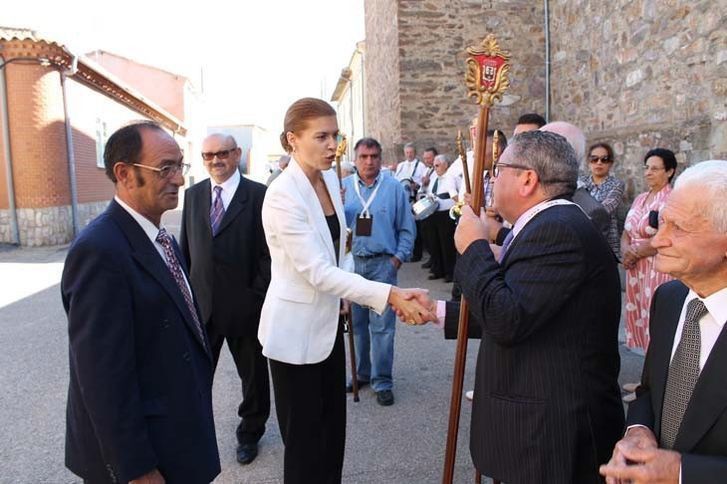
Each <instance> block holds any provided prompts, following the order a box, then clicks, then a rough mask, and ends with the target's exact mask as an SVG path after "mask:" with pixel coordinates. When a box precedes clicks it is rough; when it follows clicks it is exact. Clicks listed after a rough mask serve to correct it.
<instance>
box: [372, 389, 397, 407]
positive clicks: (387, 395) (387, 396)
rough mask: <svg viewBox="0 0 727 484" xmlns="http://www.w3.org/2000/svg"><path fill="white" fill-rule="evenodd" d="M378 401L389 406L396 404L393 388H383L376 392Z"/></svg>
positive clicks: (383, 405)
mask: <svg viewBox="0 0 727 484" xmlns="http://www.w3.org/2000/svg"><path fill="white" fill-rule="evenodd" d="M376 402H377V403H378V404H379V405H381V406H382V407H388V406H390V405H393V404H394V394H393V393H392V391H391V390H381V391H380V392H376Z"/></svg>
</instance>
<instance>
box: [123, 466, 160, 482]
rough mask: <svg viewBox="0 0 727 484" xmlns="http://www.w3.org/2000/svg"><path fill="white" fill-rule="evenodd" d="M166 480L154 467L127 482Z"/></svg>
mask: <svg viewBox="0 0 727 484" xmlns="http://www.w3.org/2000/svg"><path fill="white" fill-rule="evenodd" d="M166 482H167V481H165V480H164V477H163V476H162V475H161V474H160V473H159V470H157V469H154V470H153V471H151V472H148V473H146V474H144V475H143V476H141V477H137V478H136V479H134V480H132V481H129V484H165V483H166Z"/></svg>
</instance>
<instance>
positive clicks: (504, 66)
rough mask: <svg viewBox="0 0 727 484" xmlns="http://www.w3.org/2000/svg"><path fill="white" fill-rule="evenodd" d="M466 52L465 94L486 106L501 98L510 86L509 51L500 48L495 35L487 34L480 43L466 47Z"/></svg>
mask: <svg viewBox="0 0 727 484" xmlns="http://www.w3.org/2000/svg"><path fill="white" fill-rule="evenodd" d="M467 54H469V57H468V58H467V71H466V73H465V78H464V79H465V84H466V85H467V89H468V93H467V95H468V96H469V97H474V98H475V100H476V102H477V104H479V105H481V106H486V107H490V106H492V104H493V103H494V102H495V101H500V100H502V95H503V93H504V92H505V91H506V90H507V88H508V87H510V79H509V78H508V74H509V73H510V63H509V60H510V53H509V52H505V51H503V50H500V45H499V44H498V43H497V39H495V36H494V35H492V34H488V35H487V37H485V38H484V40H483V41H482V43H481V44H480V45H474V46H470V47H468V48H467Z"/></svg>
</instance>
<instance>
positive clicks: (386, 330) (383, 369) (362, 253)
mask: <svg viewBox="0 0 727 484" xmlns="http://www.w3.org/2000/svg"><path fill="white" fill-rule="evenodd" d="M354 151H355V153H356V170H357V172H358V173H357V174H355V175H352V176H349V177H348V178H346V179H345V180H343V188H344V190H345V199H344V208H345V210H346V223H347V225H348V227H349V228H350V229H351V230H352V231H353V243H352V249H351V250H352V252H353V259H354V264H355V272H356V273H357V274H360V275H362V276H363V277H365V278H366V279H370V280H372V281H379V282H385V283H388V284H397V271H398V270H399V267H401V264H402V262H404V261H405V260H407V259H409V257H411V252H412V248H413V246H414V238H415V237H416V226H415V224H414V216H413V215H412V213H411V208H410V206H409V200H408V198H407V195H406V192H405V191H404V189H403V188H402V186H401V184H400V183H399V182H398V181H397V180H396V178H394V177H390V176H384V175H383V174H382V173H381V144H379V142H378V141H376V140H375V139H373V138H363V139H361V140H359V141H358V142H356V145H355V146H354ZM351 312H352V314H351V317H352V320H353V329H354V336H355V341H356V350H357V351H356V360H357V361H356V369H357V374H358V379H359V381H358V384H359V387H361V386H365V385H367V384H369V383H370V384H371V387H372V388H373V389H374V391H375V392H376V401H377V402H378V403H379V404H380V405H383V406H388V405H392V404H393V403H394V394H393V393H392V391H391V389H392V386H393V381H392V367H393V363H394V333H395V329H396V315H395V314H394V312H393V311H392V310H391V308H388V309H387V310H386V311H385V312H384V314H382V315H381V316H379V315H377V314H376V313H375V312H374V311H372V310H369V309H368V308H365V307H361V306H359V305H356V304H353V305H352V308H351ZM351 388H352V385H351V384H349V385H348V387H347V389H348V391H352V390H351Z"/></svg>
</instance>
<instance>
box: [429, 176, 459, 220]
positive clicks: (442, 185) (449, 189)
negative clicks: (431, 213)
mask: <svg viewBox="0 0 727 484" xmlns="http://www.w3.org/2000/svg"><path fill="white" fill-rule="evenodd" d="M437 181H439V182H438V183H437V193H434V192H433V190H434V184H435V183H436V182H437ZM445 193H446V194H448V195H449V198H445V199H442V198H439V197H437V201H439V207H438V208H437V211H438V212H441V211H443V210H449V209H450V208H452V206H453V205H454V201H453V200H452V196H455V197H456V196H457V189H456V188H455V186H454V184H453V183H452V179H451V178H450V177H449V176H447V173H445V174H444V175H442V176H439V175H437V172H436V171H435V172H432V174H431V175H430V177H429V185H427V190H426V194H427V195H435V196H436V195H439V194H445Z"/></svg>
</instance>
